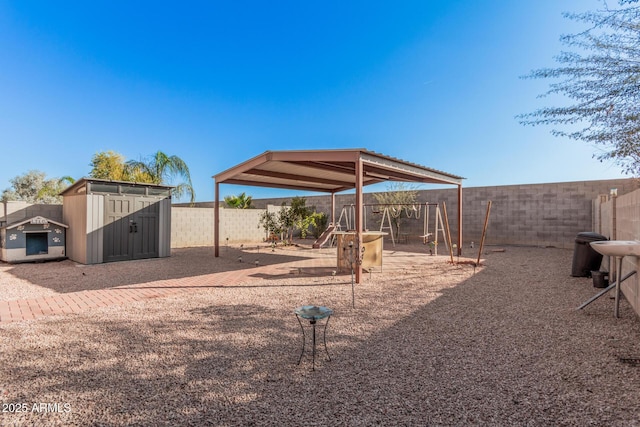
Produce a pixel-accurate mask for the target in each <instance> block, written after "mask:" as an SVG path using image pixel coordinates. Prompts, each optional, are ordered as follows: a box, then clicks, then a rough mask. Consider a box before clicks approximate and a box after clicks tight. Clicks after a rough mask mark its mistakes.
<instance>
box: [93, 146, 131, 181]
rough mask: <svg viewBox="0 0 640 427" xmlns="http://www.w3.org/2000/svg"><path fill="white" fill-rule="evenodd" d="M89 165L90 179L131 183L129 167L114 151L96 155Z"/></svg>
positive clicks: (120, 155)
mask: <svg viewBox="0 0 640 427" xmlns="http://www.w3.org/2000/svg"><path fill="white" fill-rule="evenodd" d="M89 165H90V166H91V172H90V173H89V176H91V177H92V178H97V179H110V180H114V181H131V179H130V178H131V177H130V175H131V174H130V173H129V167H128V166H127V164H126V163H125V160H124V157H123V156H122V154H119V153H116V152H114V151H106V152H100V153H96V154H94V155H93V157H92V159H91V163H90V164H89Z"/></svg>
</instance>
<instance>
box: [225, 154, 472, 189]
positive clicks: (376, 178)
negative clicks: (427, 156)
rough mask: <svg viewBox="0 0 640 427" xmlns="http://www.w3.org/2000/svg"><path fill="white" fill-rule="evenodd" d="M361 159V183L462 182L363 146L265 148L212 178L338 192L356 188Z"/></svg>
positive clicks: (442, 173)
mask: <svg viewBox="0 0 640 427" xmlns="http://www.w3.org/2000/svg"><path fill="white" fill-rule="evenodd" d="M358 161H361V162H362V186H366V185H371V184H376V183H379V182H384V181H399V182H417V183H432V184H453V185H462V180H463V179H464V178H462V177H460V176H457V175H453V174H450V173H446V172H442V171H439V170H436V169H431V168H428V167H426V166H421V165H418V164H416V163H411V162H407V161H404V160H400V159H397V158H394V157H389V156H385V155H382V154H379V153H376V152H373V151H368V150H366V149H364V148H353V149H338V150H292V151H265V152H264V153H262V154H260V155H259V156H256V157H254V158H252V159H250V160H247V161H245V162H243V163H240V164H238V165H236V166H234V167H232V168H230V169H227V170H225V171H224V172H221V173H219V174H217V175H214V177H213V178H214V179H215V182H216V183H217V184H238V185H246V186H258V187H272V188H286V189H293V190H304V191H318V192H327V193H337V192H340V191H345V190H350V189H354V188H356V164H357V162H358Z"/></svg>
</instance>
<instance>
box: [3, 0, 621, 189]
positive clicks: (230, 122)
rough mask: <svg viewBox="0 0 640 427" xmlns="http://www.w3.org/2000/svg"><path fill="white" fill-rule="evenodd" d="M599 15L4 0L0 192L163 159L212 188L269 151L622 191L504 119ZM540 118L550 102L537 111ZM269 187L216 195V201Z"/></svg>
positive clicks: (382, 5) (520, 7)
mask: <svg viewBox="0 0 640 427" xmlns="http://www.w3.org/2000/svg"><path fill="white" fill-rule="evenodd" d="M601 5H602V3H601V2H600V1H598V0H571V1H570V0H535V1H519V0H447V1H444V0H441V1H430V0H420V1H393V2H391V1H388V2H386V1H377V2H376V1H371V0H369V1H349V2H345V1H339V2H338V1H325V2H301V1H276V2H262V1H260V2H258V1H233V2H218V1H202V2H189V1H188V2H179V3H175V2H157V1H156V2H144V1H136V2H118V1H109V2H106V1H105V2H86V1H83V2H79V1H78V2H71V1H67V2H65V1H63V2H50V1H17V0H16V1H2V0H0V147H1V150H0V156H1V157H2V158H3V160H2V163H1V164H0V191H1V190H3V189H5V188H8V187H9V186H10V182H9V180H10V179H11V178H13V177H15V176H17V175H21V174H24V173H26V172H27V171H29V170H32V169H37V170H41V171H43V172H45V173H46V174H47V176H48V177H61V176H66V175H70V176H72V177H74V178H81V177H83V176H87V175H88V173H89V171H90V166H89V163H90V161H91V157H92V156H93V155H94V154H95V153H97V152H100V151H107V150H113V151H116V152H119V153H121V154H122V155H124V156H125V158H127V159H140V158H142V157H144V156H148V155H151V154H153V153H155V152H156V151H157V150H161V151H164V152H165V153H167V154H175V155H177V156H179V157H181V158H182V159H183V160H185V162H186V163H187V164H188V166H189V167H190V170H191V176H192V179H193V183H194V187H195V190H196V194H197V199H198V200H199V201H208V200H212V199H213V180H212V178H211V177H212V176H213V175H215V174H217V173H219V172H221V171H223V170H225V169H228V168H229V167H232V166H234V165H236V164H237V163H239V162H242V161H244V160H247V159H249V158H251V157H254V156H256V155H258V154H260V153H262V152H264V151H266V150H288V149H331V148H356V147H357V148H361V147H362V148H367V149H369V150H373V151H376V152H379V153H382V154H386V155H389V156H393V157H398V158H401V159H404V160H408V161H412V162H415V163H419V164H422V165H425V166H428V167H432V168H435V169H439V170H443V171H446V172H450V173H453V174H457V175H460V176H464V177H465V178H467V179H466V180H465V182H464V186H472V187H477V186H493V185H509V184H529V183H543V182H561V181H580V180H591V179H611V178H621V177H624V175H622V174H621V171H620V169H619V168H618V167H616V166H615V165H612V164H608V163H600V162H598V161H597V160H595V159H593V158H592V155H593V154H594V153H595V152H596V150H597V149H596V148H594V147H591V146H589V145H587V144H585V143H581V142H576V141H572V140H568V139H561V138H556V137H553V136H552V135H551V134H550V128H544V127H536V128H532V127H524V126H522V125H520V124H519V123H518V121H517V120H516V119H515V118H514V117H515V116H516V115H517V114H520V113H526V112H530V111H533V110H534V109H536V108H537V107H540V106H542V105H545V101H544V100H540V99H538V98H537V96H538V95H539V94H541V93H543V92H544V91H545V90H546V88H547V87H548V83H549V82H546V81H538V80H527V79H522V78H521V77H522V76H523V75H526V74H528V73H529V72H530V71H531V70H532V69H535V68H541V67H545V66H553V65H554V62H553V57H554V55H556V54H558V53H559V52H560V50H561V48H562V46H561V44H560V43H559V38H560V36H561V35H562V34H566V33H572V32H575V31H577V30H579V29H580V28H581V27H579V26H578V25H577V24H576V23H575V22H573V21H570V20H568V19H566V18H563V17H562V15H561V13H562V12H564V11H571V12H573V11H584V10H590V9H591V10H592V9H597V8H599V7H601ZM546 103H549V101H546ZM241 191H246V192H247V193H248V194H250V195H252V196H254V197H256V198H257V197H268V196H282V195H287V194H289V193H285V192H282V191H278V190H271V189H263V188H256V187H251V188H244V187H238V186H232V185H223V186H222V188H221V192H222V195H230V194H238V193H240V192H241Z"/></svg>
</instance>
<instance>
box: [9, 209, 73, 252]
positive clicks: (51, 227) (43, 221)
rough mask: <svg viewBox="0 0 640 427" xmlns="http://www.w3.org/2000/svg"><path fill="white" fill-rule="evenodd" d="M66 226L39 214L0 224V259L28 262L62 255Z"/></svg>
mask: <svg viewBox="0 0 640 427" xmlns="http://www.w3.org/2000/svg"><path fill="white" fill-rule="evenodd" d="M67 228H68V226H67V225H65V224H62V223H60V222H57V221H53V220H51V219H48V218H45V217H43V216H35V217H32V218H29V219H25V220H22V221H18V222H15V223H13V224H8V225H5V226H3V227H0V260H2V261H5V262H29V261H42V260H52V259H62V258H65V257H66V256H65V241H66V229H67Z"/></svg>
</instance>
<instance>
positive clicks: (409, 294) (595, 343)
mask: <svg viewBox="0 0 640 427" xmlns="http://www.w3.org/2000/svg"><path fill="white" fill-rule="evenodd" d="M414 249H415V250H414ZM407 250H409V252H407ZM411 250H414V251H413V252H411ZM237 253H239V249H237V248H235V249H231V250H229V252H228V253H226V254H225V253H223V256H222V257H221V258H220V259H217V260H211V259H210V248H209V249H207V248H204V249H203V248H195V249H187V250H180V251H176V252H175V253H174V254H173V256H172V257H171V258H169V259H160V260H150V261H135V262H127V263H117V264H105V265H101V266H90V267H77V266H75V265H73V263H71V262H70V261H65V262H62V263H46V264H35V265H31V266H30V268H28V267H29V266H28V265H21V266H18V267H17V270H15V268H16V266H7V265H2V266H0V267H1V268H0V288H1V289H2V294H3V295H9V296H10V297H6V296H5V298H9V299H11V298H13V299H16V298H24V297H34V296H35V295H47V294H56V293H59V292H72V291H77V290H84V289H100V288H105V287H108V286H123V285H131V284H132V283H137V284H147V283H148V284H153V281H154V280H166V278H175V279H176V280H178V281H179V280H180V278H181V277H187V276H188V275H190V274H191V275H194V274H210V273H212V272H214V271H227V270H233V269H236V268H240V267H239V266H238V265H239V263H238V262H237ZM243 253H244V254H245V255H244V256H245V257H248V258H249V259H253V258H252V257H254V256H256V255H257V252H256V251H255V250H249V249H245V250H244V252H243ZM312 254H313V252H311V251H304V250H300V251H291V252H289V253H286V255H287V256H286V258H284V259H283V258H280V259H276V258H274V257H270V255H269V254H268V253H265V250H263V254H262V255H261V258H260V259H261V262H262V263H264V264H265V265H266V264H269V263H276V262H281V263H283V264H282V265H283V271H289V269H287V268H285V267H291V268H290V270H291V271H292V272H294V273H295V271H296V270H295V269H293V266H295V265H296V264H295V263H296V262H299V261H300V260H303V259H304V258H307V257H310V256H314V255H312ZM316 254H320V255H319V256H329V257H330V256H331V254H330V253H329V252H326V251H325V252H316ZM400 256H402V257H403V258H402V260H403V262H402V263H396V262H393V260H394V257H400ZM571 256H572V252H571V251H568V250H562V249H554V248H533V247H507V248H506V250H505V252H492V251H491V249H489V251H487V254H486V256H485V259H484V262H483V266H481V267H478V268H475V269H474V267H473V266H472V265H471V264H470V263H463V264H458V265H451V264H449V263H448V262H447V261H448V257H444V256H439V257H429V256H426V255H425V254H424V249H423V248H421V247H420V246H418V247H416V248H411V247H409V246H406V247H404V246H402V245H398V246H397V247H396V248H394V249H392V250H388V251H385V257H386V258H385V266H384V267H383V270H382V272H374V273H372V274H371V275H370V276H369V275H368V274H365V275H364V280H363V283H361V284H359V285H356V296H355V308H353V307H352V306H351V305H352V300H351V282H350V277H349V276H348V275H337V276H336V277H333V276H332V275H331V274H326V272H322V274H307V272H305V271H304V270H303V271H300V272H299V273H298V274H289V273H284V274H280V275H268V274H264V275H256V276H255V277H252V278H251V279H247V280H245V281H243V282H241V283H238V284H236V285H233V286H216V284H215V283H212V286H211V287H203V288H197V289H188V290H185V291H184V292H181V293H179V294H175V295H172V296H170V297H165V298H156V299H150V300H144V301H139V302H134V303H130V304H125V305H118V306H111V307H104V308H98V309H93V310H89V311H86V312H83V313H81V314H78V315H67V316H51V317H46V318H41V319H37V320H34V321H26V322H16V323H8V324H0V404H2V409H4V411H3V412H2V413H0V425H216V426H245V425H291V426H299V425H344V426H359V425H362V426H370V425H527V426H529V425H531V426H548V425H566V426H574V425H575V426H584V425H611V426H628V425H640V397H639V396H640V367H639V366H638V365H637V364H636V363H635V360H637V359H638V358H640V321H639V319H638V316H637V315H636V314H635V313H634V312H633V311H632V309H631V308H630V306H629V304H628V303H626V301H624V300H623V301H622V303H621V318H619V319H615V318H614V317H613V301H612V300H611V299H609V298H607V297H604V298H600V299H599V300H597V301H596V302H594V303H593V304H591V305H590V306H589V307H587V308H586V309H584V310H581V311H576V307H577V306H579V305H580V303H582V302H583V301H585V300H586V299H588V298H589V297H591V296H592V295H593V294H595V293H596V291H597V289H594V288H593V286H592V284H591V280H590V279H586V278H574V277H570V276H569V272H570V268H571ZM397 259H398V260H399V259H400V258H397ZM463 261H467V260H463ZM127 270H129V272H128V273H127ZM256 271H259V270H256ZM308 271H309V272H310V273H313V272H312V271H311V270H308ZM82 272H84V273H85V274H84V275H83V274H82ZM54 273H55V274H58V275H60V276H63V277H62V278H60V277H56V278H52V277H53V276H55V274H54ZM76 274H77V276H76ZM48 277H49V278H52V279H51V280H49V279H47V278H48ZM64 277H67V279H64ZM81 281H82V282H81ZM25 295H28V296H25ZM303 304H315V305H326V306H329V307H331V308H332V309H334V312H335V313H334V315H333V316H332V318H331V320H330V323H329V326H328V329H327V344H328V350H329V352H330V355H331V361H328V360H327V359H326V355H325V354H324V352H323V351H321V350H323V348H322V347H319V348H318V354H317V359H316V370H315V371H312V370H311V362H310V354H309V353H308V352H307V353H306V354H305V357H304V358H303V359H302V362H301V364H300V365H297V364H296V362H297V360H298V356H299V354H300V349H301V344H302V334H301V331H300V326H299V325H298V322H297V321H296V319H295V316H294V314H293V309H294V308H295V307H296V306H299V305H303ZM307 349H308V347H307ZM40 403H45V406H44V408H45V410H44V411H38V410H37V409H38V408H42V406H40V407H38V406H36V407H35V410H34V406H33V405H34V404H40ZM47 403H49V404H50V405H49V406H48V408H49V409H51V410H52V411H53V412H51V411H48V410H46V409H47V405H46V404H47ZM54 403H59V405H58V406H54V405H53V404H54ZM15 404H25V405H26V406H27V409H28V410H27V411H24V412H15V411H9V410H11V409H14V410H15V408H16V407H15ZM65 404H66V406H65ZM11 405H14V406H13V407H12V406H11ZM67 408H68V412H66V409H67ZM54 410H56V411H54ZM58 410H59V411H58Z"/></svg>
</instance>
